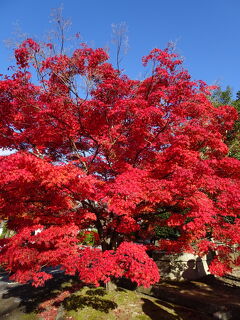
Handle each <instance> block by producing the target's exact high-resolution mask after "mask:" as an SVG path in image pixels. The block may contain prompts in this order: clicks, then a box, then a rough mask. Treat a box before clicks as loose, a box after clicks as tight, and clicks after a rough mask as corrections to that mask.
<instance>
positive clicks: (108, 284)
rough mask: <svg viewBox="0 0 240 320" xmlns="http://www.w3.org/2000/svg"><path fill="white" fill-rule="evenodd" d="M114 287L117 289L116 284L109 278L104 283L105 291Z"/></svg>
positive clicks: (112, 289)
mask: <svg viewBox="0 0 240 320" xmlns="http://www.w3.org/2000/svg"><path fill="white" fill-rule="evenodd" d="M116 289H117V285H116V284H115V283H114V282H112V281H111V280H110V281H108V282H107V283H106V290H107V291H114V290H116Z"/></svg>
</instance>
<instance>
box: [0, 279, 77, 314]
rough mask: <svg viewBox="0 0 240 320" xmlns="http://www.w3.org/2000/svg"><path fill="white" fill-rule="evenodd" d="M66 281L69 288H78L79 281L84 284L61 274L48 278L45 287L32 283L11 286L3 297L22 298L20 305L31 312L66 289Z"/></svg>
mask: <svg viewBox="0 0 240 320" xmlns="http://www.w3.org/2000/svg"><path fill="white" fill-rule="evenodd" d="M65 283H66V284H68V286H69V288H68V290H71V289H72V290H76V289H75V286H76V285H77V283H78V285H80V286H82V285H81V284H80V283H79V281H78V282H77V279H76V278H75V277H71V276H67V275H63V274H59V275H55V276H54V278H53V279H50V280H48V281H47V282H46V283H45V285H44V287H37V288H35V287H33V286H32V285H31V284H30V283H29V284H24V285H18V286H13V287H10V288H8V290H7V293H4V294H3V296H2V299H8V298H11V297H14V298H19V299H20V300H21V303H20V305H19V307H23V309H24V310H25V312H26V313H31V312H34V311H36V309H37V308H38V306H39V304H41V303H43V302H45V301H46V300H49V299H54V298H56V297H57V296H58V295H59V293H60V292H61V291H64V290H66V288H64V286H63V284H65Z"/></svg>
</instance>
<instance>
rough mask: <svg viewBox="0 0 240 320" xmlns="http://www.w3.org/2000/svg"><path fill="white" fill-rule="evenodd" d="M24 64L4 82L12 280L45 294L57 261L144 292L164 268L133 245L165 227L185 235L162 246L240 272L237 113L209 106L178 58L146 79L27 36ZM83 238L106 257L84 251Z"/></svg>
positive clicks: (5, 215)
mask: <svg viewBox="0 0 240 320" xmlns="http://www.w3.org/2000/svg"><path fill="white" fill-rule="evenodd" d="M46 47H48V48H49V50H50V51H52V46H51V45H50V44H47V45H46ZM15 57H16V63H17V66H16V68H15V70H14V72H13V74H12V75H11V76H4V77H2V80H1V81H0V147H1V148H5V149H8V150H9V149H10V150H14V151H15V153H13V154H11V155H7V156H1V157H0V168H1V171H0V208H1V211H0V218H1V219H2V220H5V221H7V223H8V227H9V228H10V229H12V230H14V231H15V232H16V234H15V235H14V236H13V237H11V238H8V239H4V240H2V243H1V252H0V263H1V265H3V266H4V267H5V268H6V269H7V270H9V271H10V272H11V273H12V279H15V280H17V281H19V282H27V281H29V280H32V283H33V284H34V285H36V286H38V285H43V284H44V282H45V281H46V280H47V279H49V278H50V277H51V275H50V274H48V273H47V272H46V270H45V269H44V268H43V267H46V266H59V265H60V266H61V268H63V269H64V270H65V272H66V273H68V274H78V275H79V278H80V279H81V280H83V281H85V282H86V283H94V284H96V285H97V284H98V283H99V281H104V282H108V281H109V280H110V279H111V278H114V277H115V278H117V277H122V276H124V277H128V278H130V279H131V280H132V281H135V282H136V283H137V284H138V285H145V286H149V285H150V284H153V283H155V282H157V281H158V280H159V273H158V269H157V266H156V264H155V263H154V262H153V260H152V259H151V258H149V256H148V255H147V253H146V247H145V246H144V245H139V244H137V243H136V242H137V240H139V239H141V238H143V239H146V238H151V237H152V236H153V233H154V228H155V227H157V226H164V225H165V226H170V227H174V228H176V230H177V231H178V237H177V239H174V240H161V241H159V245H160V248H162V249H164V250H168V251H170V252H181V251H190V250H191V251H192V252H196V253H198V254H199V255H203V254H205V253H207V252H208V251H209V250H214V251H215V252H216V256H215V258H214V260H213V262H212V264H211V271H212V272H215V273H217V274H222V273H224V272H226V271H228V270H229V268H230V267H231V266H232V265H234V264H239V263H240V261H239V259H237V258H236V259H235V261H234V256H233V255H231V252H232V250H233V249H234V250H238V249H239V247H238V244H239V243H240V241H239V240H240V232H239V231H240V230H239V228H240V224H239V210H240V206H239V200H240V194H239V187H240V183H239V181H240V180H239V179H240V162H239V161H238V160H236V159H233V158H229V157H227V154H228V148H227V146H226V144H225V143H224V139H225V137H226V134H227V132H228V130H231V128H232V126H233V124H234V121H235V120H236V118H237V115H236V111H235V109H234V108H232V107H229V106H221V107H218V108H216V107H214V106H213V105H212V103H211V102H210V100H209V99H208V96H209V94H210V91H209V90H210V89H211V88H209V87H208V86H207V85H206V84H205V83H204V82H202V81H193V80H192V79H191V77H190V75H189V73H188V72H187V71H186V70H184V69H183V68H182V67H181V64H182V61H181V60H180V59H179V58H178V56H177V55H176V54H174V53H173V52H171V50H170V49H165V50H159V49H154V50H152V51H151V52H150V54H149V55H148V56H146V57H144V58H143V64H144V65H151V68H152V73H151V75H150V76H148V77H147V78H146V79H144V80H141V81H140V80H131V79H129V78H128V77H127V76H126V75H124V74H122V72H121V71H120V70H117V69H114V68H113V66H112V65H111V64H110V63H109V62H108V58H109V57H108V55H107V53H106V52H105V51H104V50H103V49H91V48H89V47H87V46H86V45H82V46H81V47H80V48H79V49H77V50H75V51H74V52H73V54H72V55H71V56H67V55H64V54H59V55H53V54H52V55H51V56H50V57H48V58H45V57H43V55H42V51H41V48H40V46H39V45H38V44H37V43H36V42H34V41H33V40H32V39H27V40H26V41H24V42H23V43H22V44H21V45H20V46H19V48H17V49H16V50H15ZM34 72H36V73H34ZM36 74H37V76H38V81H36ZM83 84H86V86H85V88H83V87H82V85H83ZM166 213H167V215H166ZM84 230H85V231H86V230H88V231H91V230H94V232H95V233H96V235H95V236H94V237H95V239H96V241H98V242H99V245H100V246H101V248H99V247H96V246H86V245H84V244H83V243H81V241H80V240H81V239H80V238H81V237H82V235H83V232H84Z"/></svg>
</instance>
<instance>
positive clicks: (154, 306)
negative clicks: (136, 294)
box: [142, 298, 212, 320]
mask: <svg viewBox="0 0 240 320" xmlns="http://www.w3.org/2000/svg"><path fill="white" fill-rule="evenodd" d="M142 301H143V306H142V310H143V312H144V313H145V314H146V315H147V316H148V317H149V318H151V319H152V320H160V319H162V320H190V319H195V320H211V319H212V318H211V317H209V316H208V315H206V314H203V313H201V312H198V313H196V310H191V309H189V308H184V307H181V306H177V305H174V306H173V305H172V304H170V303H167V302H165V301H162V300H156V301H155V302H153V301H151V300H149V299H147V298H142Z"/></svg>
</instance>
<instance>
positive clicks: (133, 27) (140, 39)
mask: <svg viewBox="0 0 240 320" xmlns="http://www.w3.org/2000/svg"><path fill="white" fill-rule="evenodd" d="M61 4H62V5H63V8H64V10H63V14H64V16H65V17H66V18H70V19H71V21H72V32H73V34H74V33H76V32H78V31H79V32H80V33H81V35H82V37H83V40H84V41H87V42H88V43H89V44H92V45H93V46H94V47H104V46H108V45H109V44H110V42H111V24H113V23H115V24H117V23H120V22H123V21H124V22H126V24H127V26H128V31H129V32H128V37H129V45H130V48H129V51H128V54H127V55H126V56H125V57H124V60H123V62H122V66H123V67H125V69H126V73H127V74H129V75H130V76H131V77H133V78H139V75H140V72H141V71H142V69H141V67H140V65H141V57H142V56H143V55H146V54H147V53H148V52H149V50H151V49H152V48H154V47H159V48H164V47H165V46H166V44H167V43H168V42H169V41H176V42H177V51H178V52H179V53H180V55H181V56H183V57H184V58H185V63H184V65H185V67H186V68H187V69H189V71H190V73H191V74H192V76H193V78H194V79H201V80H204V81H206V82H207V83H208V84H213V83H214V82H215V81H219V82H220V84H221V85H222V86H226V85H230V86H231V87H233V89H234V92H236V91H237V90H240V59H239V58H240V1H239V0H164V1H163V0H144V1H143V0H88V1H87V0H65V1H64V0H63V1H57V0H49V1H47V0H41V1H34V0H21V1H19V0H0V11H1V20H0V73H6V69H7V66H8V65H11V64H13V63H12V61H11V55H12V51H11V50H10V49H7V48H6V47H5V44H4V40H6V39H9V38H12V37H13V32H14V30H15V25H16V23H17V24H18V25H19V26H20V27H21V30H22V32H25V33H27V34H28V35H30V36H35V37H39V38H42V37H41V36H42V35H44V34H46V33H47V32H48V31H49V30H50V29H52V27H53V26H52V25H51V24H49V20H50V12H51V9H52V8H57V7H60V5H61Z"/></svg>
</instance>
